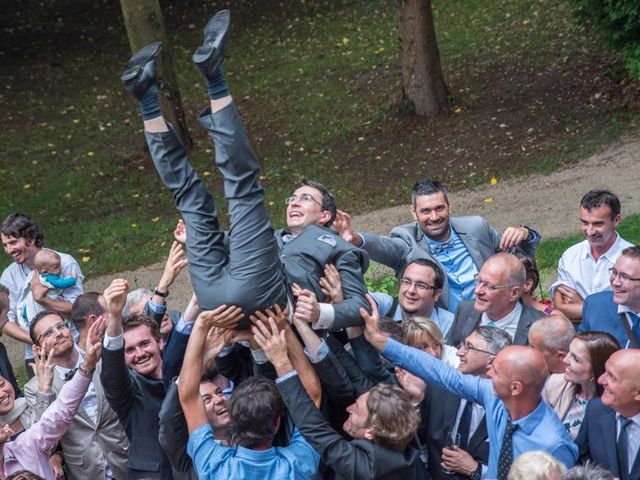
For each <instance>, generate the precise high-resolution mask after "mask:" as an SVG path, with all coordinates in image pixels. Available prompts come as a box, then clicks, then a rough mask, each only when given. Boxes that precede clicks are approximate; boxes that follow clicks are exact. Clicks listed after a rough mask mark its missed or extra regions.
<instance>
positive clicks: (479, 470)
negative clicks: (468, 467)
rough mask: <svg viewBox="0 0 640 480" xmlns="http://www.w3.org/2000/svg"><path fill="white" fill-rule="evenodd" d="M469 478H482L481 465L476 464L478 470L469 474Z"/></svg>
mask: <svg viewBox="0 0 640 480" xmlns="http://www.w3.org/2000/svg"><path fill="white" fill-rule="evenodd" d="M469 478H471V480H480V478H482V464H481V463H480V462H478V468H476V469H475V470H474V471H473V472H471V475H469Z"/></svg>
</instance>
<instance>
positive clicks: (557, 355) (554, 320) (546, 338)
mask: <svg viewBox="0 0 640 480" xmlns="http://www.w3.org/2000/svg"><path fill="white" fill-rule="evenodd" d="M575 336H576V329H575V328H574V326H573V323H571V321H570V320H569V319H568V318H567V317H565V316H564V315H562V314H561V313H554V314H552V315H549V316H548V317H542V318H541V319H539V320H536V321H535V322H533V324H532V325H531V328H529V334H528V339H529V346H530V347H531V348H535V349H536V350H537V351H539V352H540V353H541V354H542V356H543V357H544V360H545V362H547V367H548V368H549V373H564V370H565V366H566V365H565V363H564V357H566V356H567V353H569V345H570V344H571V340H573V337H575Z"/></svg>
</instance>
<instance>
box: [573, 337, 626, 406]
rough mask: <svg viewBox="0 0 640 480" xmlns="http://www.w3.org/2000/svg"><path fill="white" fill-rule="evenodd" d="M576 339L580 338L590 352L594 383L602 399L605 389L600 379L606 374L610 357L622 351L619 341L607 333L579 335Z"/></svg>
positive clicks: (597, 394)
mask: <svg viewBox="0 0 640 480" xmlns="http://www.w3.org/2000/svg"><path fill="white" fill-rule="evenodd" d="M574 338H579V339H580V340H582V341H583V342H584V345H585V347H587V351H588V352H589V359H590V361H589V363H590V364H591V369H592V370H593V381H594V382H595V384H596V396H597V397H600V396H601V395H602V392H603V391H604V388H603V387H602V385H600V384H599V383H598V378H600V375H602V374H603V373H604V370H605V367H604V365H605V363H607V360H609V357H610V356H611V355H612V354H613V353H614V352H617V351H618V350H620V344H619V343H618V340H617V339H616V338H615V337H614V336H613V335H611V334H609V333H606V332H584V333H579V334H578V335H576V336H575V337H574ZM577 387H578V388H577V393H580V386H579V385H577Z"/></svg>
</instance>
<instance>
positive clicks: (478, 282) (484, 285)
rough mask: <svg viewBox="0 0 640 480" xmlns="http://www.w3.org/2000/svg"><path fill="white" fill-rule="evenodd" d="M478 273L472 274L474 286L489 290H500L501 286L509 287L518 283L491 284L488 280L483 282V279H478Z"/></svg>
mask: <svg viewBox="0 0 640 480" xmlns="http://www.w3.org/2000/svg"><path fill="white" fill-rule="evenodd" d="M479 275H480V274H479V273H476V274H475V275H474V276H473V279H474V280H475V281H476V287H480V288H482V289H484V290H489V291H490V292H495V291H496V290H500V289H502V288H511V287H519V286H520V285H517V284H510V285H493V284H492V283H489V282H485V281H484V280H479V279H478V276H479Z"/></svg>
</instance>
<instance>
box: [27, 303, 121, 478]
mask: <svg viewBox="0 0 640 480" xmlns="http://www.w3.org/2000/svg"><path fill="white" fill-rule="evenodd" d="M87 328H88V327H87ZM29 333H30V336H31V339H32V340H33V344H34V345H35V346H36V353H39V352H40V351H41V350H42V349H45V350H46V351H47V352H52V355H53V356H52V363H53V365H54V373H53V383H52V386H51V393H41V391H40V390H39V389H38V386H39V384H38V378H37V377H34V378H32V379H31V380H30V381H29V382H27V384H26V385H25V387H24V394H25V398H26V400H27V402H28V403H29V405H30V406H31V407H32V408H33V412H34V416H35V420H38V419H39V418H40V417H41V416H42V414H43V413H44V411H45V410H46V409H47V408H48V407H49V406H50V405H51V404H52V403H53V402H54V400H55V399H56V397H57V395H59V393H60V390H61V389H62V386H63V385H64V384H65V382H66V381H67V380H68V379H69V378H71V376H73V373H74V372H75V371H76V369H77V368H78V366H79V365H80V364H81V363H82V360H83V358H84V349H83V350H82V351H80V349H79V348H78V346H77V345H76V344H75V342H74V341H73V336H72V334H71V331H70V330H69V327H68V325H67V323H66V321H65V320H64V318H63V317H62V316H61V315H60V314H59V313H57V312H53V311H47V310H45V311H43V312H40V313H38V314H37V315H36V316H35V318H34V319H33V322H32V323H31V328H30V332H29ZM85 340H86V332H85ZM101 371H102V362H99V363H98V364H97V365H96V371H95V372H91V373H92V375H93V378H92V380H91V384H90V385H89V388H88V390H87V393H86V395H85V396H84V399H83V400H82V403H81V404H80V407H79V408H78V412H77V413H76V415H75V417H74V418H73V421H72V422H71V424H70V426H69V428H68V429H67V431H66V433H65V434H64V436H63V437H62V438H61V439H60V445H61V446H62V452H63V454H64V460H65V463H66V466H67V468H66V478H68V479H69V480H89V479H96V478H101V479H103V478H104V479H120V478H124V477H125V475H126V470H127V468H126V465H127V455H128V453H127V450H128V447H129V442H128V440H127V437H126V435H125V432H124V430H123V429H122V425H120V422H119V421H118V417H117V415H116V413H115V412H114V411H113V410H112V409H111V407H110V406H109V403H108V402H107V399H106V396H105V392H104V390H103V387H102V384H101V382H100V372H101Z"/></svg>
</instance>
